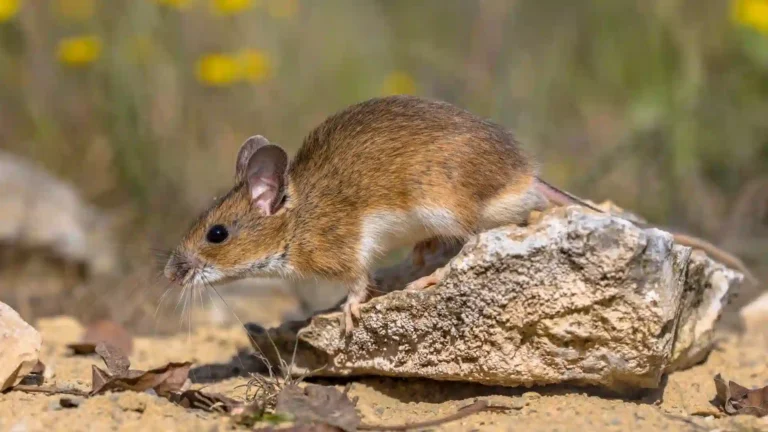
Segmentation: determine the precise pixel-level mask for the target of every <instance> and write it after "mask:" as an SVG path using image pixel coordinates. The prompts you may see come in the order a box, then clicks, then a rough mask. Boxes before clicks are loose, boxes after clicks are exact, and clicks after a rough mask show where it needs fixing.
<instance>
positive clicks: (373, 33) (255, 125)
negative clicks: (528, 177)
mask: <svg viewBox="0 0 768 432" xmlns="http://www.w3.org/2000/svg"><path fill="white" fill-rule="evenodd" d="M390 93H415V94H421V95H426V96H430V97H435V98H439V99H444V100H447V101H450V102H453V103H456V104H458V105H460V106H462V107H465V108H467V109H470V110H471V111H474V112H475V113H477V114H479V115H482V116H486V117H490V118H492V119H494V120H496V121H497V122H499V123H501V124H504V125H506V126H508V127H510V128H511V129H513V130H515V131H516V132H517V134H518V136H519V138H520V139H521V140H522V142H523V143H524V144H525V145H526V147H528V148H529V149H530V150H531V152H533V153H534V154H535V155H537V156H538V157H539V159H540V160H541V162H542V163H543V167H544V168H543V173H544V175H545V176H546V177H547V178H549V179H551V180H552V181H553V182H554V183H557V184H559V185H562V186H564V187H566V188H569V189H571V190H572V191H573V192H575V193H577V194H579V195H582V196H584V197H588V198H591V199H594V200H602V199H606V198H610V199H612V200H614V201H615V202H617V203H618V204H619V205H620V206H623V207H626V208H629V209H632V210H634V211H637V212H639V213H641V214H643V215H644V216H646V217H648V218H649V219H650V220H652V221H654V222H657V223H664V224H669V225H673V226H677V227H683V228H685V229H686V230H688V231H691V232H693V233H696V234H700V235H703V236H706V237H709V238H712V239H714V240H715V241H717V242H719V243H720V244H724V245H727V246H728V247H730V248H731V249H733V250H734V251H735V252H737V253H740V254H742V255H746V257H747V259H748V260H749V261H750V262H752V263H755V262H757V261H759V260H760V259H761V258H762V259H763V260H766V259H768V258H764V257H765V256H768V248H766V247H765V246H764V245H765V242H763V243H759V244H758V243H755V242H754V241H753V242H751V243H749V246H744V245H745V244H746V242H745V241H743V239H744V238H745V237H748V238H749V239H750V240H755V239H763V240H765V239H766V238H768V215H766V210H765V208H766V206H765V205H764V203H765V202H766V201H768V192H766V191H764V190H758V191H757V192H755V191H754V189H755V188H754V187H752V188H751V189H750V187H749V186H750V185H751V184H754V182H755V181H758V180H759V179H761V178H764V177H765V176H766V175H768V169H767V168H768V122H767V121H766V119H768V0H733V1H730V2H726V1H722V0H590V1H586V0H585V1H580V2H564V1H555V0H509V1H492V0H485V1H471V2H470V1H461V0H422V1H418V2H414V1H405V0H397V1H395V0H348V1H340V0H332V1H323V2H319V1H311V0H156V1H152V0H108V1H107V0H46V1H43V0H27V1H22V0H0V100H1V101H2V103H0V145H1V146H2V147H3V148H7V149H10V150H11V151H13V152H15V153H18V154H21V155H23V156H27V157H30V158H32V159H35V160H37V161H39V162H41V163H42V164H43V165H44V166H45V167H46V168H48V169H49V170H51V171H52V172H53V173H54V174H57V175H59V176H62V177H64V178H66V179H68V180H70V181H72V182H74V183H75V184H76V185H78V187H79V188H80V189H81V190H82V191H83V192H84V193H85V195H86V196H87V197H88V198H89V199H90V200H91V201H93V202H94V203H96V204H98V205H100V206H101V207H103V208H106V209H111V210H113V211H124V210H125V209H128V211H129V212H130V214H131V215H133V216H134V218H133V219H132V222H131V223H130V224H129V225H127V226H126V227H125V236H124V237H125V239H126V241H131V240H132V239H136V238H145V239H147V242H148V243H149V244H150V245H152V246H155V247H169V246H171V245H173V243H174V241H175V240H176V239H177V238H178V236H179V235H180V234H181V231H182V230H183V229H184V228H185V226H186V221H191V220H192V219H193V218H194V217H195V216H196V213H197V211H198V210H200V209H201V208H203V207H205V205H206V204H207V203H208V202H209V201H210V200H211V198H212V197H213V196H214V195H216V194H217V193H220V192H222V191H224V190H226V189H227V188H228V187H229V186H230V184H231V181H232V176H233V166H232V165H233V160H234V156H235V154H236V151H237V148H238V146H239V145H240V143H241V142H242V141H243V140H244V138H246V137H247V136H250V135H252V134H256V133H259V134H263V135H265V136H267V137H269V138H270V139H271V140H274V141H276V142H278V143H280V144H282V145H284V146H286V147H287V148H288V149H290V151H295V149H296V148H297V147H298V146H299V145H300V143H301V139H302V137H303V135H304V134H305V133H307V132H308V131H309V130H310V129H311V128H312V127H313V126H314V125H316V124H317V123H319V122H320V121H321V120H322V119H323V118H324V117H326V116H327V115H329V114H331V113H333V112H334V111H336V110H338V109H340V108H342V107H344V106H346V105H348V104H351V103H355V102H358V101H361V100H364V99H367V98H370V97H373V96H379V95H382V94H390ZM758 189H759V188H758ZM747 191H751V192H749V193H751V194H752V195H750V196H749V199H745V198H744V196H745V195H744V194H745V193H747ZM745 200H746V202H747V204H744V202H745ZM752 201H755V202H762V203H763V204H762V205H761V206H758V207H754V208H752V207H749V203H750V202H752ZM737 202H741V203H742V205H741V207H740V209H741V210H740V212H739V213H738V214H736V213H734V210H733V208H734V204H735V203H737ZM745 206H746V210H744V208H745ZM760 209H762V210H760ZM753 210H754V211H753ZM758 210H760V211H758ZM761 212H762V213H761ZM737 216H738V217H737ZM180 221H185V223H179V222H180ZM139 232H140V233H146V235H145V236H139V235H137V233H139ZM146 246H147V244H145V243H142V246H141V247H146ZM762 262H763V263H764V264H765V262H764V261H762Z"/></svg>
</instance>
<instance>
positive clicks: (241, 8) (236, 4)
mask: <svg viewBox="0 0 768 432" xmlns="http://www.w3.org/2000/svg"><path fill="white" fill-rule="evenodd" d="M254 5H255V1H254V0H211V10H212V11H213V12H214V13H215V14H217V15H236V14H239V13H241V12H245V11H247V10H248V9H251V8H253V7H254Z"/></svg>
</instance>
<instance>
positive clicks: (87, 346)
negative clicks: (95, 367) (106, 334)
mask: <svg viewBox="0 0 768 432" xmlns="http://www.w3.org/2000/svg"><path fill="white" fill-rule="evenodd" d="M67 348H69V349H71V350H72V354H74V355H89V354H94V353H95V352H96V344H92V343H86V342H77V343H71V344H67Z"/></svg>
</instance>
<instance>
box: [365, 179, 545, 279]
mask: <svg viewBox="0 0 768 432" xmlns="http://www.w3.org/2000/svg"><path fill="white" fill-rule="evenodd" d="M544 203H545V201H543V200H542V197H541V196H540V195H539V194H538V193H536V191H535V190H534V189H529V190H528V191H527V192H525V193H523V194H520V193H515V194H508V195H502V196H498V197H495V198H493V199H491V200H489V201H488V202H487V203H486V204H485V206H484V207H483V209H482V211H481V214H480V219H479V221H478V222H479V226H476V227H466V226H464V225H463V224H462V223H461V221H460V220H459V219H458V218H457V217H456V216H455V214H454V213H453V212H451V211H450V210H448V209H445V208H442V207H437V206H419V207H417V208H415V209H413V210H411V211H408V212H405V211H378V212H374V213H370V214H368V215H367V216H366V217H365V218H364V220H363V227H362V234H361V241H360V250H359V257H360V261H361V262H362V263H363V264H364V265H369V264H371V263H372V262H373V261H374V260H375V259H376V258H378V257H379V256H381V255H382V254H385V253H387V252H389V251H391V250H393V249H396V248H400V247H404V246H411V245H414V244H416V243H418V242H420V241H422V240H425V239H428V238H431V237H448V238H451V237H452V238H456V237H467V236H469V235H471V234H472V232H475V231H484V230H488V229H492V228H496V227H499V226H502V225H508V224H519V223H521V222H523V221H525V220H526V219H527V217H528V214H529V213H530V212H531V211H532V210H534V209H540V208H543V205H544Z"/></svg>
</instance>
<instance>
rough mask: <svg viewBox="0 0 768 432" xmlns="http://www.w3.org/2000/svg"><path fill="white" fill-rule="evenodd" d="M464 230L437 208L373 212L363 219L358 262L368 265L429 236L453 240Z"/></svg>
mask: <svg viewBox="0 0 768 432" xmlns="http://www.w3.org/2000/svg"><path fill="white" fill-rule="evenodd" d="M465 231H466V229H464V228H463V227H462V226H461V224H460V223H459V221H458V219H457V218H456V217H455V216H454V215H453V214H452V213H451V212H450V211H449V210H446V209H443V208H439V207H418V208H416V209H415V210H411V211H409V212H402V211H380V212H374V213H371V214H369V215H367V216H366V217H365V218H364V219H363V227H362V230H361V237H362V238H361V240H362V241H361V242H360V251H359V255H360V260H361V262H363V263H365V264H371V263H372V262H373V260H375V259H376V258H378V257H379V256H381V255H383V254H385V253H387V252H389V251H391V250H393V249H396V248H399V247H404V246H411V245H414V244H416V243H418V242H419V241H421V240H425V239H427V238H430V237H435V236H445V237H453V236H457V235H461V234H462V233H464V232H465Z"/></svg>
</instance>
